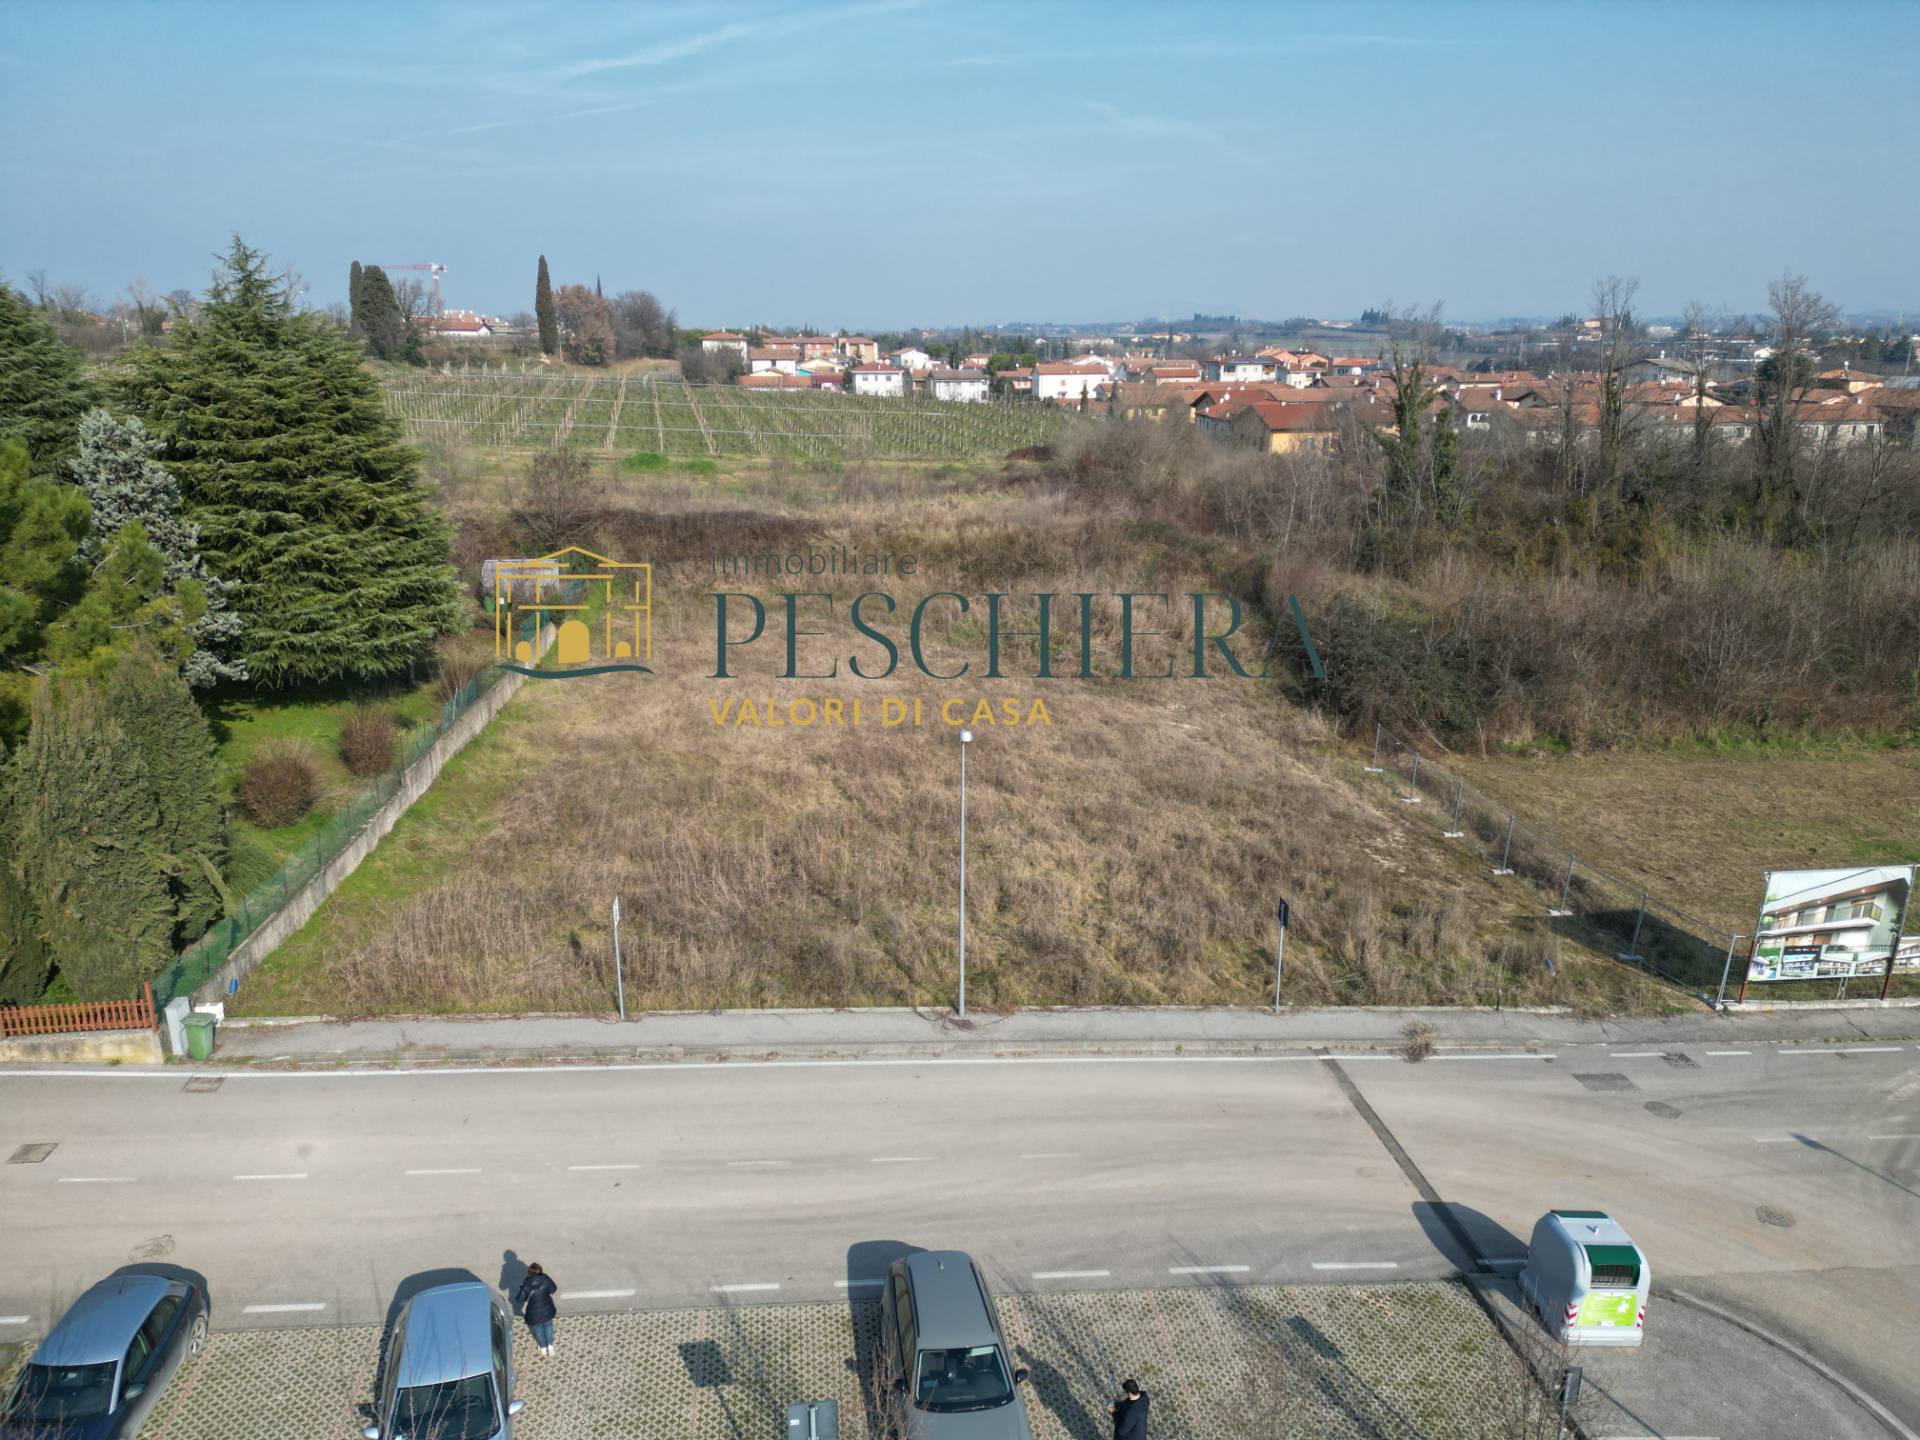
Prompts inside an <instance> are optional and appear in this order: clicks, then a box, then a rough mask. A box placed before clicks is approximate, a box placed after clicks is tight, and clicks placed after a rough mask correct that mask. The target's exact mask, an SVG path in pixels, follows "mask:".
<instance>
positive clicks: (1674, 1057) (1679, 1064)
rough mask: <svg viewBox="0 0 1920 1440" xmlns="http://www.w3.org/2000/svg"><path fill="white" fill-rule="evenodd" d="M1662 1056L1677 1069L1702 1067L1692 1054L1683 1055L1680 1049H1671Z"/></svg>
mask: <svg viewBox="0 0 1920 1440" xmlns="http://www.w3.org/2000/svg"><path fill="white" fill-rule="evenodd" d="M1660 1058H1661V1059H1662V1060H1665V1061H1666V1062H1667V1064H1669V1065H1671V1066H1672V1067H1673V1068H1674V1069H1676V1070H1698V1069H1699V1068H1700V1067H1699V1065H1698V1064H1696V1063H1695V1061H1694V1058H1693V1057H1692V1056H1691V1055H1682V1054H1681V1053H1680V1052H1679V1051H1678V1050H1669V1051H1667V1053H1666V1054H1665V1055H1662V1056H1661V1057H1660Z"/></svg>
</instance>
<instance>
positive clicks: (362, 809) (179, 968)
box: [153, 620, 533, 1007]
mask: <svg viewBox="0 0 1920 1440" xmlns="http://www.w3.org/2000/svg"><path fill="white" fill-rule="evenodd" d="M532 625H533V622H532V621H531V620H529V621H527V622H526V624H525V626H524V627H523V631H524V635H523V638H528V637H530V636H531V634H532ZM502 678H503V672H502V671H501V670H499V669H498V668H497V667H495V666H491V665H489V666H488V667H487V668H486V669H485V670H483V671H481V672H480V674H478V675H476V676H475V677H474V678H473V679H471V680H469V681H468V682H467V683H466V684H465V685H463V686H461V687H460V689H459V690H458V691H457V692H456V693H455V694H454V695H453V696H452V698H450V699H449V700H448V701H447V702H446V703H445V704H444V705H442V706H441V707H440V718H439V719H438V720H436V721H434V722H433V723H432V724H430V725H416V726H414V727H413V728H412V729H411V730H409V731H408V732H407V733H406V736H405V738H404V739H403V741H402V743H401V753H400V759H399V762H398V763H397V764H395V765H394V766H393V767H392V768H391V769H389V770H388V771H386V773H384V774H383V775H381V776H380V778H379V779H378V780H376V781H374V782H373V784H372V785H371V786H370V787H369V788H368V789H366V790H365V791H363V792H361V793H360V794H359V795H357V796H355V797H354V798H353V800H352V801H351V802H349V803H348V804H347V805H345V806H344V807H342V808H341V809H340V810H338V811H337V812H335V813H334V814H333V815H331V816H330V817H328V819H327V821H326V823H325V824H324V825H322V826H321V827H320V829H319V831H318V832H317V833H315V834H314V835H313V836H312V837H310V838H309V839H308V840H307V841H306V842H305V843H304V844H302V845H301V846H300V848H299V849H298V850H295V851H294V852H293V854H291V855H289V856H288V857H287V858H286V860H285V861H284V862H283V863H282V864H281V866H280V868H279V870H277V871H276V872H274V874H273V875H272V876H271V877H269V878H268V879H267V881H266V882H265V883H264V884H262V885H260V886H258V887H257V888H256V889H254V890H253V891H252V892H251V893H250V894H248V895H247V896H246V897H245V898H243V899H242V900H240V902H239V903H238V904H237V905H235V906H234V907H233V909H232V910H230V911H228V913H227V914H226V915H224V916H222V917H221V918H220V919H218V920H216V921H214V923H213V925H212V927H211V928H210V929H209V930H208V931H207V933H206V934H204V935H202V936H201V937H200V938H199V939H198V940H197V941H195V942H194V943H193V944H192V945H190V946H188V947H187V948H186V949H185V950H183V951H181V952H180V953H179V954H178V955H176V956H175V957H174V960H173V963H172V964H171V965H169V966H168V967H167V968H166V969H165V970H163V971H162V972H161V973H160V975H159V977H158V978H156V979H155V980H154V982H153V996H154V1001H155V1003H156V1004H158V1005H160V1006H162V1007H164V1006H165V1005H166V1003H167V1002H168V1001H169V1000H172V999H173V998H174V997H175V996H178V995H191V994H192V993H193V992H194V990H196V989H198V988H199V987H200V986H201V985H203V984H205V983H206V981H207V979H208V977H209V976H212V975H214V974H216V973H217V972H218V971H219V969H220V967H221V966H223V965H225V964H226V963H227V961H228V959H229V958H231V956H232V955H233V952H234V951H235V950H237V949H239V948H240V946H242V945H243V944H245V943H246V941H247V939H248V937H250V936H251V935H252V934H253V933H254V931H256V930H258V929H259V928H260V927H261V926H262V925H264V924H266V923H267V921H268V920H270V919H272V918H273V916H274V915H275V914H276V913H277V912H278V911H279V910H280V909H281V908H282V907H283V906H285V905H286V904H287V902H288V901H290V900H291V899H293V897H294V896H295V895H297V894H299V893H300V888H301V887H302V886H303V885H305V884H306V883H307V882H308V881H309V880H311V879H313V877H314V876H315V875H317V874H319V873H320V872H321V871H322V870H324V869H325V868H326V867H327V866H328V865H329V864H331V863H332V862H333V860H334V859H335V857H337V856H338V855H339V854H340V852H341V851H342V850H345V849H346V848H347V845H348V844H349V843H350V842H351V841H352V840H353V838H354V836H356V835H358V834H359V833H360V831H361V829H362V828H363V827H364V826H365V825H366V823H367V822H368V821H369V820H371V819H372V818H373V817H374V816H375V815H376V814H378V813H379V811H380V808H381V807H382V806H383V805H385V804H386V803H387V802H388V801H389V800H391V799H392V798H393V797H394V794H395V793H396V792H397V791H398V790H399V788H400V781H401V777H402V776H403V775H405V773H406V772H407V770H408V769H409V768H410V767H411V766H412V765H413V763H414V762H415V761H416V760H418V759H419V758H420V757H421V756H422V755H424V754H426V753H427V751H428V750H430V749H432V748H433V746H434V744H435V742H436V741H438V740H439V739H440V737H441V736H442V735H444V734H446V733H447V731H448V730H449V729H451V728H452V726H453V723H454V722H455V721H456V720H458V719H459V718H460V717H461V716H462V715H464V714H465V713H466V712H467V711H468V710H469V709H471V708H472V707H473V704H474V702H475V701H477V700H479V699H480V697H481V696H482V695H484V694H486V693H487V691H489V690H491V689H492V688H493V687H494V686H495V685H496V684H498V683H499V682H500V680H501V679H502Z"/></svg>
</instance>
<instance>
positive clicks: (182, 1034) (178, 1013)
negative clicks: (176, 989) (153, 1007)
mask: <svg viewBox="0 0 1920 1440" xmlns="http://www.w3.org/2000/svg"><path fill="white" fill-rule="evenodd" d="M162 1013H163V1014H164V1015H165V1016H166V1019H167V1053H168V1054H169V1055H172V1056H173V1057H174V1059H176V1060H178V1059H181V1058H182V1057H184V1056H185V1055H186V1053H187V1016H188V1015H190V1014H192V1013H193V1002H192V1001H191V1000H189V999H187V997H186V996H184V995H176V996H174V997H173V999H171V1000H169V1001H167V1008H166V1010H165V1011H163V1012H162Z"/></svg>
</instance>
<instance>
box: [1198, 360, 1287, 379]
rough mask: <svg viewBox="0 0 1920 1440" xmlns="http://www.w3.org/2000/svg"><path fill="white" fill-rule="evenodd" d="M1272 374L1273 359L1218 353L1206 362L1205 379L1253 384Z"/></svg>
mask: <svg viewBox="0 0 1920 1440" xmlns="http://www.w3.org/2000/svg"><path fill="white" fill-rule="evenodd" d="M1273 375H1274V364H1273V361H1271V360H1269V359H1266V358H1265V357H1263V356H1259V355H1220V356H1216V357H1215V358H1214V359H1212V360H1209V361H1208V362H1207V379H1209V380H1218V381H1220V382H1222V383H1223V384H1227V385H1245V384H1253V383H1256V382H1259V381H1263V380H1271V379H1273Z"/></svg>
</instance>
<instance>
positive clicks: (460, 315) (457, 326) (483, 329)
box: [418, 310, 493, 340]
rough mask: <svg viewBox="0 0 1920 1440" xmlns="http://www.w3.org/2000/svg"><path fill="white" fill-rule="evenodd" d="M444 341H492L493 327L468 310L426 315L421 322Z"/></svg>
mask: <svg viewBox="0 0 1920 1440" xmlns="http://www.w3.org/2000/svg"><path fill="white" fill-rule="evenodd" d="M418 323H420V324H422V325H424V326H426V328H427V329H429V330H431V331H432V332H433V333H434V334H435V335H437V336H439V337H440V338H441V339H443V340H490V339H492V338H493V326H492V325H491V324H489V323H488V322H487V321H486V319H484V318H483V317H481V316H479V315H475V314H473V313H472V312H471V311H467V310H449V311H448V312H447V313H446V314H444V315H425V316H422V317H421V319H420V320H419V322H418Z"/></svg>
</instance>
